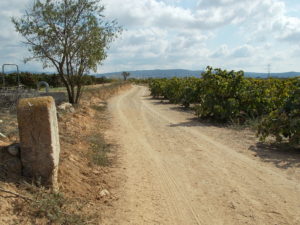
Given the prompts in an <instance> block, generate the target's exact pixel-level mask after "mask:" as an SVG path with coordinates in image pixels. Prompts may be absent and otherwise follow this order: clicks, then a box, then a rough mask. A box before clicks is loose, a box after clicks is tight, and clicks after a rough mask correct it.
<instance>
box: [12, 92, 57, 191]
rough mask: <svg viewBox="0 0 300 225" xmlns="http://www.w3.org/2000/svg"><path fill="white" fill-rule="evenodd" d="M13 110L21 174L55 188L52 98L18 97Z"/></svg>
mask: <svg viewBox="0 0 300 225" xmlns="http://www.w3.org/2000/svg"><path fill="white" fill-rule="evenodd" d="M17 114H18V125H19V135H20V147H21V161H22V166H23V175H24V176H26V177H31V178H33V179H34V180H35V181H38V182H40V183H41V184H42V185H45V186H50V187H52V188H54V189H57V172H58V163H59V153H60V144H59V133H58V123H57V116H56V106H55V102H54V99H53V98H52V97H37V98H26V99H21V100H20V101H19V103H18V107H17Z"/></svg>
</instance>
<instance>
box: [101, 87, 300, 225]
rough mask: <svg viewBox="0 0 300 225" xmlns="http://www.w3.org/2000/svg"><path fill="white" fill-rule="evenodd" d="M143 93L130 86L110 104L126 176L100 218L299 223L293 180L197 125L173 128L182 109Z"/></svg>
mask: <svg viewBox="0 0 300 225" xmlns="http://www.w3.org/2000/svg"><path fill="white" fill-rule="evenodd" d="M147 95H148V91H147V89H146V88H145V87H136V86H135V87H134V88H133V89H132V90H130V91H129V92H126V93H125V94H123V95H121V96H118V97H116V98H114V99H113V100H112V101H111V102H110V112H111V113H112V114H113V122H114V129H113V130H112V134H111V135H112V136H114V138H115V140H118V142H119V144H120V152H121V153H120V154H121V164H122V166H123V167H124V168H126V170H125V174H126V175H127V177H128V178H127V180H126V182H125V184H124V188H123V189H122V190H121V192H122V197H121V199H120V200H119V202H118V204H117V206H116V210H117V212H116V216H115V218H114V220H113V222H112V221H111V222H109V221H107V222H106V223H105V224H172V225H173V224H187V225H189V224H191V225H192V224H292V225H294V224H295V225H297V224H300V222H299V221H300V218H299V216H300V214H299V212H300V188H299V181H297V180H290V179H287V177H286V176H285V174H284V173H281V171H280V170H279V169H277V168H272V167H271V166H269V165H265V164H263V163H262V162H259V161H258V160H253V159H251V158H249V157H248V156H246V155H243V154H241V153H239V152H238V149H234V148H232V147H231V146H226V145H224V144H223V143H221V142H220V141H219V140H216V139H214V138H211V137H209V136H207V135H206V134H205V130H203V128H200V127H199V126H196V125H197V124H195V126H177V124H181V123H182V124H184V123H185V122H186V121H187V119H188V118H186V117H187V114H186V113H181V114H180V113H178V112H174V110H170V106H168V105H162V104H158V103H159V101H154V100H151V99H150V98H149V97H147ZM190 117H192V115H190ZM206 129H209V128H206ZM229 138H230V137H229ZM120 221H122V222H120Z"/></svg>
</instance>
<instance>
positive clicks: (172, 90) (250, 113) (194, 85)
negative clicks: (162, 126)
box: [149, 67, 300, 145]
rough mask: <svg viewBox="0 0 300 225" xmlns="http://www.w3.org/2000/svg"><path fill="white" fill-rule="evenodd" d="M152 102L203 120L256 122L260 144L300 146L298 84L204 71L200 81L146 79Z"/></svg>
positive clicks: (295, 79)
mask: <svg viewBox="0 0 300 225" xmlns="http://www.w3.org/2000/svg"><path fill="white" fill-rule="evenodd" d="M149 87H150V91H151V95H152V96H153V97H154V98H161V99H167V100H169V102H170V103H174V104H181V105H183V106H184V107H191V108H192V109H193V110H194V111H195V114H196V115H197V116H198V117H199V118H201V119H205V120H211V121H216V122H219V123H232V124H249V123H251V122H249V121H257V123H256V124H258V125H256V127H255V128H256V129H257V134H258V135H259V136H260V138H261V140H265V139H266V138H267V137H268V136H275V137H276V140H277V141H278V142H282V141H288V142H289V143H290V144H293V145H299V144H300V98H299V97H300V80H299V78H289V79H278V78H268V79H254V78H246V77H244V72H243V71H238V72H235V71H226V70H222V69H213V68H212V67H207V69H206V71H205V72H203V73H202V77H201V78H195V77H187V78H172V79H150V80H149Z"/></svg>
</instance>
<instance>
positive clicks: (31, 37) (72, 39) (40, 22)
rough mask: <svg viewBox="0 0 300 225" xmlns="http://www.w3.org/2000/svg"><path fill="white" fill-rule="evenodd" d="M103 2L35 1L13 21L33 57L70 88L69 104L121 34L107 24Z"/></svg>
mask: <svg viewBox="0 0 300 225" xmlns="http://www.w3.org/2000/svg"><path fill="white" fill-rule="evenodd" d="M103 10H104V6H103V5H101V4H100V0H43V1H42V0H36V1H34V3H33V6H32V7H31V8H30V10H29V11H26V12H25V14H24V15H23V16H22V17H20V18H15V17H14V18H12V22H13V23H14V25H15V28H16V30H17V31H18V32H19V33H20V34H21V35H22V36H23V37H24V38H25V41H24V43H25V44H26V45H27V46H28V48H29V51H30V52H31V53H32V57H29V58H26V59H25V61H29V60H38V61H41V62H42V63H43V66H44V67H45V68H46V67H54V68H55V69H56V70H57V72H58V74H59V76H60V77H61V79H62V82H63V83H64V85H65V86H66V88H67V92H68V96H69V102H70V103H75V104H76V103H78V102H79V99H80V96H81V92H82V85H83V83H84V77H85V74H86V73H87V72H89V71H90V70H94V71H96V69H97V65H99V64H100V63H101V62H102V61H103V60H104V59H105V58H106V56H107V55H106V51H107V49H108V46H109V44H110V43H111V42H112V41H113V40H114V39H115V38H116V37H117V35H118V34H119V33H120V32H121V27H119V26H118V25H117V22H116V21H105V20H104V15H103Z"/></svg>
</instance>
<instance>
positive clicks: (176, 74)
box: [96, 69, 202, 78]
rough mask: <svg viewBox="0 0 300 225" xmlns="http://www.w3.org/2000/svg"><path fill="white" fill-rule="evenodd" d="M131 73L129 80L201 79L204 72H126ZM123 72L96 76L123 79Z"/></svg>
mask: <svg viewBox="0 0 300 225" xmlns="http://www.w3.org/2000/svg"><path fill="white" fill-rule="evenodd" d="M126 72H129V73H130V77H129V78H150V77H153V78H163V77H192V76H195V77H200V74H201V73H202V71H200V70H199V71H193V70H183V69H170V70H135V71H126ZM121 74H122V72H113V73H103V74H97V75H96V76H105V77H111V78H120V77H122V75H121Z"/></svg>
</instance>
